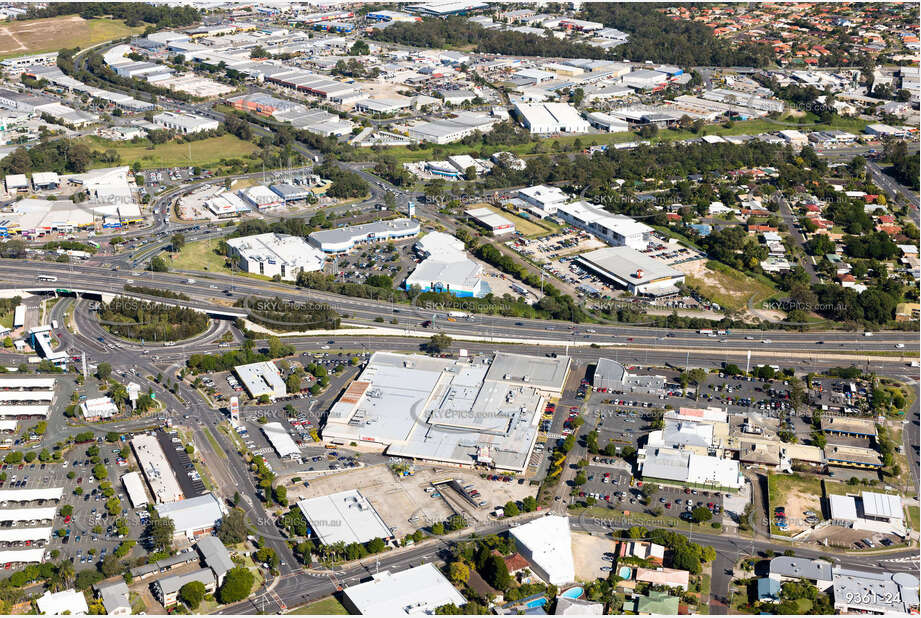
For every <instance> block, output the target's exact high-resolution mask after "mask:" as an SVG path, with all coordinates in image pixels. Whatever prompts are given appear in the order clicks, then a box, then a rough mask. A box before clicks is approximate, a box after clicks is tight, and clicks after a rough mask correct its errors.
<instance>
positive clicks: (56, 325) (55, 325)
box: [51, 320, 58, 330]
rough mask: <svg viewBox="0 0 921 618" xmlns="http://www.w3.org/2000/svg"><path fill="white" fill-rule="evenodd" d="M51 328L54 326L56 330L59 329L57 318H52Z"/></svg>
mask: <svg viewBox="0 0 921 618" xmlns="http://www.w3.org/2000/svg"><path fill="white" fill-rule="evenodd" d="M51 328H53V329H54V330H57V329H58V321H57V320H51Z"/></svg>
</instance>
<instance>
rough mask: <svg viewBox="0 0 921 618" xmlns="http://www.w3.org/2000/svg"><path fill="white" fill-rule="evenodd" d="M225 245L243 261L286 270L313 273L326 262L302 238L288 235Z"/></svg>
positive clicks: (249, 238)
mask: <svg viewBox="0 0 921 618" xmlns="http://www.w3.org/2000/svg"><path fill="white" fill-rule="evenodd" d="M272 195H275V194H274V193H273V194H272ZM275 197H276V198H277V197H278V196H275ZM227 244H228V245H230V246H231V247H233V248H234V249H236V251H237V252H238V253H239V254H240V256H242V257H243V258H244V259H247V260H255V261H265V262H278V263H280V264H285V265H286V266H287V269H288V270H297V269H300V270H304V271H307V272H313V271H316V270H320V269H321V268H323V264H324V262H325V261H326V257H325V256H324V255H323V254H322V253H321V252H320V251H319V250H318V249H316V248H315V247H312V246H311V245H310V244H309V243H308V242H307V241H305V240H304V239H303V238H300V237H298V236H289V235H288V234H276V233H274V232H268V233H266V234H256V235H254V236H243V237H242V238H230V239H228V240H227Z"/></svg>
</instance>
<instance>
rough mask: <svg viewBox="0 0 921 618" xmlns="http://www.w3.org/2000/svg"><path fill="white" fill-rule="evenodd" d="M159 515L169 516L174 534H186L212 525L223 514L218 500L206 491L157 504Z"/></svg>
mask: <svg viewBox="0 0 921 618" xmlns="http://www.w3.org/2000/svg"><path fill="white" fill-rule="evenodd" d="M157 513H158V514H159V515H160V517H169V518H170V519H172V520H173V523H174V524H175V525H176V527H175V531H176V534H182V533H185V534H188V533H191V532H196V531H200V530H207V529H208V528H211V527H213V526H214V525H215V524H216V523H217V522H218V521H220V520H221V518H222V517H223V516H224V510H223V508H222V506H221V503H220V501H219V500H218V499H217V498H215V497H214V494H212V493H207V494H203V495H201V496H195V497H194V498H187V499H186V500H182V501H180V502H173V503H170V504H158V505H157Z"/></svg>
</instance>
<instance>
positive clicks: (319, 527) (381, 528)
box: [297, 489, 392, 545]
mask: <svg viewBox="0 0 921 618" xmlns="http://www.w3.org/2000/svg"><path fill="white" fill-rule="evenodd" d="M297 506H298V508H299V509H300V510H301V513H303V514H304V517H305V518H306V519H307V522H308V523H309V524H310V527H311V528H312V529H313V532H314V534H316V535H317V538H318V539H319V540H320V542H321V543H322V544H324V545H332V544H333V543H337V542H339V541H342V542H343V543H345V544H346V545H348V544H349V543H366V542H368V541H370V540H372V539H375V538H381V539H386V538H389V537H390V536H392V533H391V532H390V528H389V527H387V524H385V523H384V520H383V519H381V516H380V515H378V513H377V511H376V510H375V509H374V507H373V506H372V505H371V503H370V502H368V500H367V498H365V497H364V496H363V495H361V492H360V491H358V490H357V489H349V490H346V491H341V492H339V493H335V494H331V495H328V496H319V497H316V498H308V499H305V500H301V501H300V502H298V503H297Z"/></svg>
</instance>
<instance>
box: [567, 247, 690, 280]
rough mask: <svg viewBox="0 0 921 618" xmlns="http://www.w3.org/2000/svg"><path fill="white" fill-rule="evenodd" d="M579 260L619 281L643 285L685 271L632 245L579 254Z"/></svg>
mask: <svg viewBox="0 0 921 618" xmlns="http://www.w3.org/2000/svg"><path fill="white" fill-rule="evenodd" d="M579 261H580V262H583V263H586V264H588V265H590V266H593V267H595V268H597V269H599V270H602V271H604V272H606V273H609V274H610V275H611V276H613V277H614V278H615V279H617V280H618V281H623V282H625V283H629V284H631V285H643V284H647V283H652V282H654V281H657V280H660V279H672V278H676V277H683V276H684V273H682V272H681V271H680V270H677V269H675V268H672V267H671V266H669V265H668V264H666V263H665V262H660V261H659V260H656V259H653V258H651V257H649V256H648V255H645V254H643V253H640V252H639V251H636V250H635V249H631V248H630V247H606V248H604V249H596V250H595V251H589V252H588V253H584V254H582V255H581V256H579Z"/></svg>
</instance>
